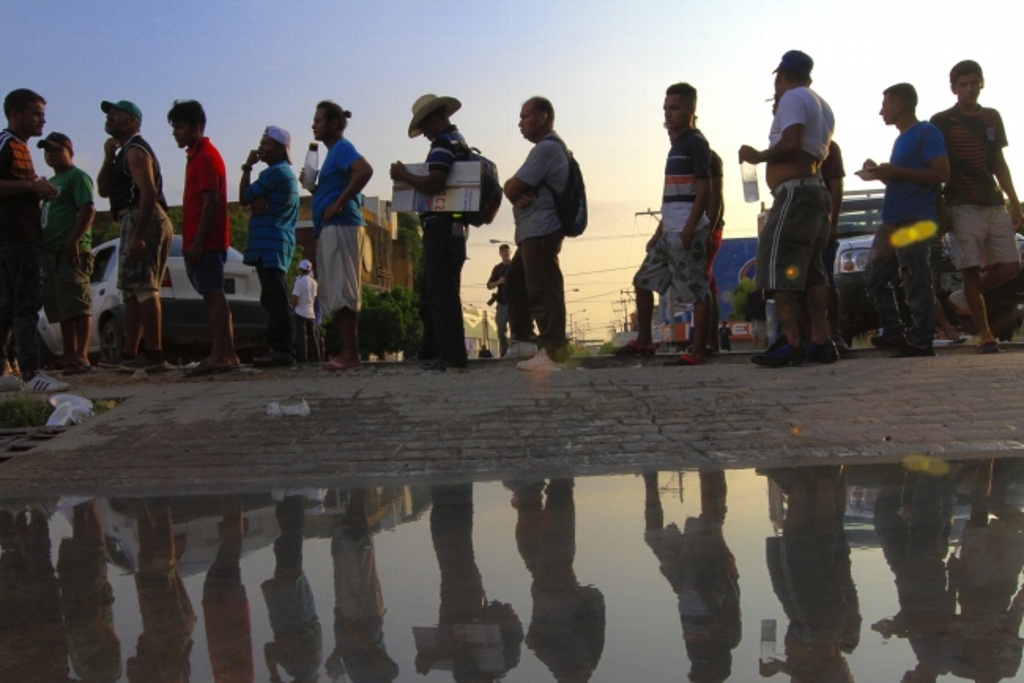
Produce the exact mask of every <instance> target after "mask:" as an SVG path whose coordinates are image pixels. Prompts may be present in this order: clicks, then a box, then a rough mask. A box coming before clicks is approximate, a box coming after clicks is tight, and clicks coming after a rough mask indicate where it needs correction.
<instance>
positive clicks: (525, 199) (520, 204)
mask: <svg viewBox="0 0 1024 683" xmlns="http://www.w3.org/2000/svg"><path fill="white" fill-rule="evenodd" d="M535 199H536V197H534V196H533V193H532V192H526V193H524V194H521V195H519V198H518V199H516V200H515V201H514V202H512V205H513V206H514V207H516V208H517V209H520V210H522V209H525V208H526V207H528V206H530V204H533V200H535Z"/></svg>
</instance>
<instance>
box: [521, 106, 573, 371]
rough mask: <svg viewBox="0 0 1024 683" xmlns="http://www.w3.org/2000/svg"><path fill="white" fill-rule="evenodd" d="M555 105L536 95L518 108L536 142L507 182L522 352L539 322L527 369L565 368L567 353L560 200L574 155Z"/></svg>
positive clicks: (527, 135)
mask: <svg viewBox="0 0 1024 683" xmlns="http://www.w3.org/2000/svg"><path fill="white" fill-rule="evenodd" d="M554 126H555V109H554V107H553V106H552V105H551V102H550V101H548V100H547V99H545V98H543V97H532V98H530V99H528V100H527V101H526V102H525V103H523V107H522V109H521V110H520V112H519V130H520V132H522V134H523V137H524V138H526V139H527V140H529V141H530V142H532V143H534V147H533V149H532V150H530V154H529V155H528V156H527V157H526V161H525V162H524V163H523V165H522V166H521V167H520V169H519V170H518V171H516V174H515V175H514V176H512V177H511V178H509V179H508V181H507V182H506V183H505V196H506V197H508V199H509V201H510V202H512V214H513V217H514V218H515V222H516V237H515V239H516V254H515V256H514V257H513V258H512V263H511V264H510V265H509V268H508V273H506V275H505V287H506V290H507V296H508V306H509V311H508V312H509V327H510V328H511V333H512V344H511V345H510V348H509V353H510V354H512V355H518V349H520V348H522V347H523V346H524V345H525V344H526V343H527V342H528V341H529V340H530V338H531V336H532V335H533V324H534V322H536V323H537V337H536V340H537V347H538V351H537V355H536V356H535V357H534V358H532V359H530V360H527V361H523V362H521V363H519V364H518V366H517V367H519V368H520V369H522V370H534V371H551V370H560V369H561V367H560V366H559V365H558V364H557V363H558V361H560V360H564V358H565V356H566V340H565V282H564V280H563V279H562V269H561V268H560V267H559V264H558V254H559V252H560V251H561V250H562V240H563V239H565V233H563V232H562V224H561V222H560V221H559V220H558V214H557V213H556V211H555V200H556V197H557V196H558V194H559V193H561V192H562V191H563V190H564V189H565V183H566V181H567V180H568V178H569V157H568V156H567V155H566V152H565V150H564V149H563V146H562V144H560V142H559V138H558V136H557V135H556V134H555V132H554Z"/></svg>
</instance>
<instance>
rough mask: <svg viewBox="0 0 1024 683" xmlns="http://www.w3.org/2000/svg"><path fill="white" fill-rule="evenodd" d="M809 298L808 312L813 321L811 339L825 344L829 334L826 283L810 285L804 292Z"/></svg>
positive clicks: (816, 342)
mask: <svg viewBox="0 0 1024 683" xmlns="http://www.w3.org/2000/svg"><path fill="white" fill-rule="evenodd" d="M804 296H805V298H806V299H807V314H808V317H809V318H810V321H811V329H810V335H811V341H812V342H814V343H815V344H824V343H825V341H826V340H828V339H829V334H828V319H827V317H826V316H827V311H828V287H826V286H825V285H809V286H808V287H807V290H806V292H805V294H804Z"/></svg>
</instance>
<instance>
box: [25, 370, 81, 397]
mask: <svg viewBox="0 0 1024 683" xmlns="http://www.w3.org/2000/svg"><path fill="white" fill-rule="evenodd" d="M70 388H71V385H70V384H68V383H67V382H63V381H61V380H59V379H54V378H53V377H50V376H49V375H47V374H46V373H45V372H43V371H41V370H40V371H39V372H37V373H36V374H35V375H34V376H33V377H32V379H30V380H29V381H27V382H25V388H24V391H27V392H32V393H36V394H49V393H51V392H54V391H67V390H68V389H70Z"/></svg>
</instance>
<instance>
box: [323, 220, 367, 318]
mask: <svg viewBox="0 0 1024 683" xmlns="http://www.w3.org/2000/svg"><path fill="white" fill-rule="evenodd" d="M361 235H362V226H359V225H325V226H324V228H323V230H321V231H320V237H319V238H317V243H316V267H317V271H318V272H319V275H320V281H319V283H318V287H317V296H319V297H320V301H322V302H323V304H324V310H325V311H326V312H327V313H328V314H330V315H334V314H335V313H337V312H338V311H340V310H341V309H343V308H347V309H349V310H351V311H356V312H358V311H359V307H360V305H361V304H362V300H363V297H362V290H363V288H362V281H361V279H360V272H359V269H360V268H361V267H362V263H363V259H362V250H361V242H362V239H361Z"/></svg>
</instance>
